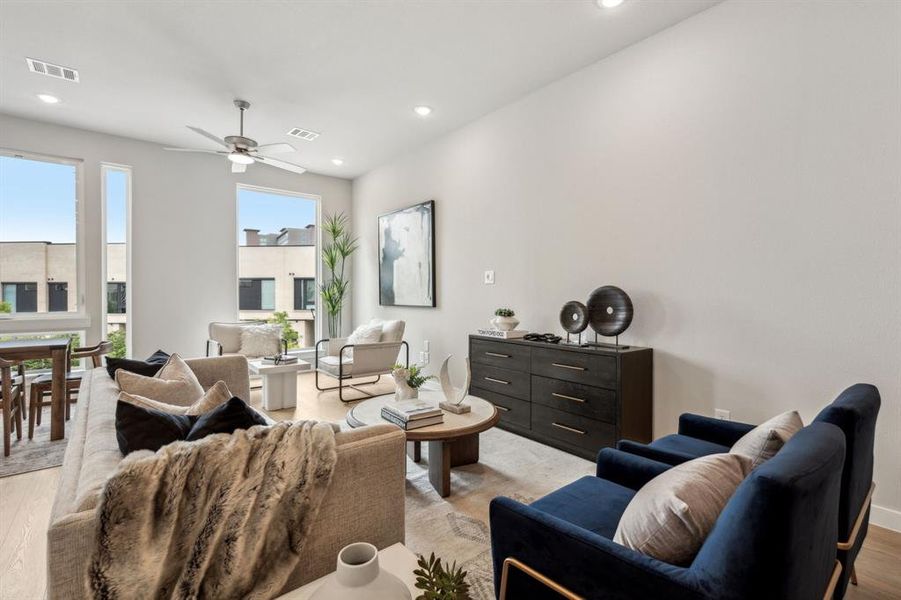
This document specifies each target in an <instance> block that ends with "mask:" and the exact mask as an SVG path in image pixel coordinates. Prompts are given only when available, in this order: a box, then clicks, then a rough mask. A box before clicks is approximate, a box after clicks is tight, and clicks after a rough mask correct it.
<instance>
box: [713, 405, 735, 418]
mask: <svg viewBox="0 0 901 600" xmlns="http://www.w3.org/2000/svg"><path fill="white" fill-rule="evenodd" d="M713 416H714V417H715V418H717V419H721V420H723V421H731V420H732V411H728V410H725V409H723V408H714V409H713Z"/></svg>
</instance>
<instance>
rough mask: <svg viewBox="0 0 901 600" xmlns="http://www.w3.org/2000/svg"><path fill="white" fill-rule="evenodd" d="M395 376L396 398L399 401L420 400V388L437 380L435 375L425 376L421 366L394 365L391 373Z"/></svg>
mask: <svg viewBox="0 0 901 600" xmlns="http://www.w3.org/2000/svg"><path fill="white" fill-rule="evenodd" d="M391 375H393V376H394V396H395V399H397V400H413V399H415V398H419V388H420V387H422V384H424V383H425V382H426V381H428V380H429V379H435V376H434V375H423V373H422V367H420V366H419V365H410V366H409V367H404V366H403V365H394V370H393V371H391Z"/></svg>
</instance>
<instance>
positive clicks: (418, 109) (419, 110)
mask: <svg viewBox="0 0 901 600" xmlns="http://www.w3.org/2000/svg"><path fill="white" fill-rule="evenodd" d="M413 112H415V113H416V114H417V115H419V116H420V117H427V116H429V115H430V114H432V107H431V106H425V105H424V104H422V105H419V106H414V107H413Z"/></svg>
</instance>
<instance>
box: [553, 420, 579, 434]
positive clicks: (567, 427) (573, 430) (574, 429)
mask: <svg viewBox="0 0 901 600" xmlns="http://www.w3.org/2000/svg"><path fill="white" fill-rule="evenodd" d="M551 425H553V426H554V427H559V428H560V429H565V430H566V431H571V432H573V433H578V434H579V435H585V432H584V431H582V430H581V429H576V428H575V427H569V426H567V425H561V424H560V423H551Z"/></svg>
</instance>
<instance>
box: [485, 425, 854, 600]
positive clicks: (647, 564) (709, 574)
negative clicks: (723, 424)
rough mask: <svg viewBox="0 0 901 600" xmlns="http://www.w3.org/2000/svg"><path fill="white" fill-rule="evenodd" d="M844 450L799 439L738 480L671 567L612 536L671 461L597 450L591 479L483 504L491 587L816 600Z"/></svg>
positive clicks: (612, 595)
mask: <svg viewBox="0 0 901 600" xmlns="http://www.w3.org/2000/svg"><path fill="white" fill-rule="evenodd" d="M844 453H845V448H844V436H843V435H842V433H841V431H840V430H839V429H838V428H837V427H835V426H834V425H830V424H826V423H817V424H814V425H811V426H810V427H806V428H804V429H803V430H801V431H800V432H798V434H797V435H795V436H794V437H793V438H792V439H791V440H790V441H789V443H788V444H786V446H785V447H784V448H783V449H782V450H781V451H780V452H779V454H777V455H776V456H775V457H774V458H773V459H771V460H770V461H768V462H767V463H765V464H764V465H762V466H761V467H759V468H757V469H756V470H754V471H753V472H752V473H751V474H750V475H749V476H748V477H747V478H746V479H745V481H744V482H742V484H741V485H740V486H739V488H738V490H737V491H736V493H735V494H734V495H733V497H732V498H731V499H730V500H729V502H728V504H727V505H726V507H725V509H724V510H723V512H722V513H721V515H720V517H719V520H718V521H717V522H716V525H715V527H714V529H713V531H712V532H711V533H710V535H709V536H708V538H707V540H706V541H705V543H704V545H703V546H702V547H701V550H700V552H699V553H698V555H697V556H696V557H695V559H694V561H693V562H692V563H691V565H689V566H675V565H670V564H667V563H664V562H661V561H659V560H656V559H654V558H651V557H649V556H646V555H643V554H640V553H638V552H635V551H633V550H630V549H628V548H626V547H624V546H620V545H619V544H616V543H614V542H613V541H612V538H613V534H614V532H615V531H616V526H617V524H618V523H619V519H620V517H621V516H622V513H623V511H624V510H625V508H626V505H628V503H629V500H631V498H632V497H633V496H634V495H635V493H636V491H637V490H638V489H639V488H640V487H641V486H642V485H643V484H644V483H645V482H647V481H649V480H650V479H652V478H653V477H654V476H656V475H657V474H659V473H662V472H663V471H665V470H666V469H668V468H671V465H667V464H664V463H661V462H657V461H653V460H649V459H647V458H643V457H639V456H635V455H629V454H628V453H625V452H620V451H617V450H613V449H604V450H602V451H601V452H600V454H599V456H598V462H597V476H596V477H583V478H582V479H579V480H577V481H575V482H573V483H571V484H569V485H567V486H565V487H563V488H561V489H559V490H557V491H555V492H553V493H552V494H550V495H548V496H545V497H544V498H541V499H539V500H537V501H536V502H534V503H532V504H531V505H525V504H521V503H519V502H516V501H514V500H512V499H510V498H504V497H499V498H495V499H494V500H493V501H492V502H491V507H490V520H491V552H492V560H493V563H494V578H495V582H494V583H495V591H496V593H497V594H498V596H499V597H502V596H505V597H506V598H507V599H511V600H519V599H528V600H532V599H538V600H540V599H543V598H547V599H551V598H554V599H559V598H560V596H559V595H558V593H557V592H556V591H554V586H562V588H565V590H563V591H565V592H566V593H569V594H572V595H571V596H570V597H582V598H586V599H594V598H598V599H600V598H605V599H625V598H667V599H683V598H685V599H688V598H692V599H701V598H704V599H713V598H717V599H723V600H730V599H734V600H745V599H748V600H750V599H752V598H753V599H755V600H757V599H760V598H768V599H774V600H778V599H792V600H806V599H817V600H819V599H820V598H823V595H824V593H825V592H826V591H827V589H829V587H830V585H834V583H835V573H836V569H837V565H838V563H837V561H836V541H837V539H838V532H837V524H838V514H839V506H838V490H839V486H840V485H841V468H842V461H843V460H844ZM511 565H512V566H511ZM505 568H506V569H507V573H506V577H504V570H505ZM529 573H531V575H530V574H529ZM502 588H504V589H502Z"/></svg>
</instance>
